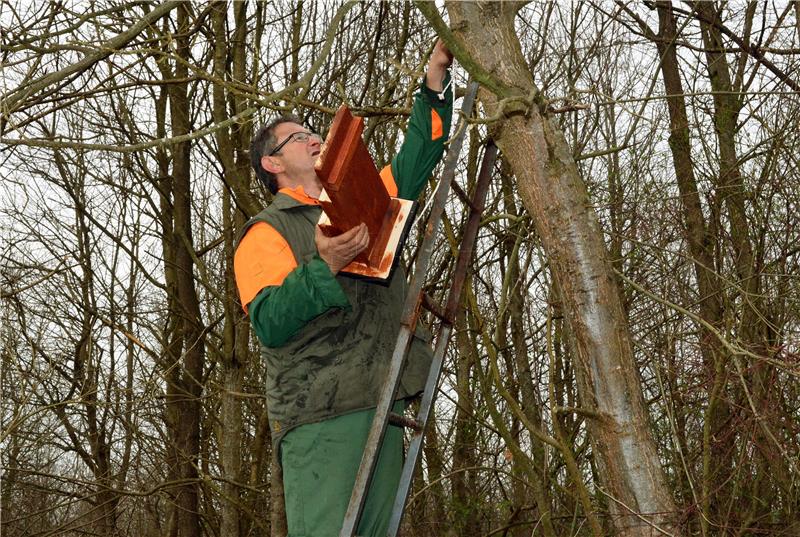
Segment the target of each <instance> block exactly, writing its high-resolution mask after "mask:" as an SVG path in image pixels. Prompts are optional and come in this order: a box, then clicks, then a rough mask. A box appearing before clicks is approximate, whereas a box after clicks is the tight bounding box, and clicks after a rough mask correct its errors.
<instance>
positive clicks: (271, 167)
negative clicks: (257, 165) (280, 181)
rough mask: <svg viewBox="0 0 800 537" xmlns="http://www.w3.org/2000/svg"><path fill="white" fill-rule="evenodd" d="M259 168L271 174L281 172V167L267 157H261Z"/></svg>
mask: <svg viewBox="0 0 800 537" xmlns="http://www.w3.org/2000/svg"><path fill="white" fill-rule="evenodd" d="M261 167H262V168H264V169H265V170H267V171H268V172H269V173H273V174H276V173H279V172H282V171H283V166H281V164H280V163H279V162H278V161H277V160H275V159H274V158H272V157H268V156H264V157H261Z"/></svg>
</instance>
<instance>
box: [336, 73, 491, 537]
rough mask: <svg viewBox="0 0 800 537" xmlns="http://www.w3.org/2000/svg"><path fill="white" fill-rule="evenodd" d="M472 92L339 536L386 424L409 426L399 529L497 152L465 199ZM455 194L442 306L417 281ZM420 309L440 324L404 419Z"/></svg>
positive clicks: (355, 510)
mask: <svg viewBox="0 0 800 537" xmlns="http://www.w3.org/2000/svg"><path fill="white" fill-rule="evenodd" d="M477 90H478V84H477V83H476V82H472V83H470V85H469V87H468V88H467V94H466V96H465V97H464V100H463V102H462V105H461V114H460V115H461V120H460V121H459V125H458V127H457V129H458V130H457V131H456V133H457V134H456V137H455V139H454V140H453V141H452V142H451V143H450V149H449V151H448V153H447V158H446V159H445V165H444V171H443V173H442V179H441V180H440V183H439V185H438V187H437V189H436V192H435V195H434V199H433V205H432V206H431V214H430V217H429V218H428V222H427V225H426V226H425V231H424V238H423V241H422V246H421V248H420V253H419V256H418V258H417V262H416V265H415V267H414V275H413V277H412V278H411V284H410V285H409V290H408V295H407V296H406V301H405V305H404V306H403V313H402V317H401V320H400V333H399V334H398V335H397V343H396V344H395V347H394V352H393V353H392V359H391V362H390V364H389V370H388V373H387V377H386V380H385V381H384V385H383V388H382V390H381V395H380V398H379V400H378V405H377V408H376V410H375V418H374V419H373V422H372V428H371V429H370V431H369V436H368V437H367V443H366V446H365V448H364V454H363V456H362V457H361V466H360V468H359V470H358V474H357V475H356V481H355V484H354V485H353V493H352V495H351V496H350V503H349V504H348V506H347V512H346V513H345V518H344V523H343V525H342V530H341V532H340V533H339V536H340V537H356V529H357V528H358V523H359V520H360V519H361V512H362V510H363V508H364V500H365V499H366V496H367V492H368V491H369V485H370V482H371V480H372V475H373V472H374V470H375V462H376V461H377V459H378V453H380V449H381V446H382V444H383V438H384V433H385V432H386V427H387V426H388V425H390V424H391V425H393V426H397V427H409V428H411V429H412V430H413V433H412V438H411V442H410V445H409V448H408V453H407V454H406V460H405V464H404V465H403V471H402V474H401V477H400V484H399V486H398V489H397V495H396V496H395V501H394V506H393V508H392V514H391V518H390V522H389V529H388V531H387V536H388V537H395V535H397V531H398V529H399V528H400V521H401V519H402V517H403V510H404V509H405V503H406V499H407V497H408V491H409V489H410V487H411V480H412V477H413V474H414V469H415V467H416V465H417V461H418V460H419V456H420V453H421V452H422V442H423V435H424V432H425V426H426V425H427V423H428V417H429V415H430V410H431V407H432V406H433V402H434V399H435V398H436V390H437V386H438V384H439V377H440V375H441V371H442V362H443V359H444V353H445V350H446V349H447V344H448V342H449V340H450V334H451V333H452V330H453V322H454V319H455V314H456V309H457V308H458V303H459V299H460V297H461V290H462V288H463V286H464V281H465V279H466V275H467V268H468V266H469V262H470V259H471V258H472V251H473V247H474V244H475V238H476V236H477V233H478V226H479V224H480V217H481V213H482V212H483V208H484V203H485V200H486V193H487V191H488V190H489V182H490V179H491V174H492V167H493V165H494V161H495V158H496V156H497V147H496V146H495V145H494V142H492V141H489V142H488V143H487V144H486V148H485V151H484V155H483V162H482V163H481V169H480V172H479V174H478V181H477V185H476V187H475V193H474V195H473V198H472V199H469V197H468V196H467V194H466V193H465V192H464V191H463V190H462V189H461V188H460V187H459V186H458V184H457V183H456V182H455V181H454V180H453V179H454V176H455V168H456V164H457V163H458V160H459V154H460V153H461V146H462V143H463V141H464V135H465V133H466V131H467V128H466V121H467V118H468V117H469V115H470V114H471V112H472V107H473V104H474V102H475V95H476V93H477ZM451 186H452V188H453V190H454V191H455V192H456V194H457V195H458V196H459V198H461V200H462V201H463V202H464V203H465V205H466V206H467V207H469V210H470V214H469V219H468V221H467V225H466V228H465V230H464V236H463V238H462V241H461V246H460V247H459V252H458V258H457V260H456V269H455V273H454V276H453V280H452V284H451V286H450V290H449V293H448V298H447V304H446V305H445V307H444V308H442V307H441V306H440V305H437V304H435V303H434V301H433V300H432V299H430V297H428V296H427V295H426V294H425V293H424V292H423V291H422V284H423V280H424V279H425V275H426V273H427V271H428V264H429V262H430V258H431V254H432V252H433V245H434V242H435V239H436V235H437V232H438V231H439V227H440V225H441V220H442V214H443V213H444V208H445V204H446V202H447V197H448V194H449V192H450V188H451ZM420 307H425V308H426V309H428V310H429V311H430V312H431V313H432V314H433V315H434V316H435V317H437V318H438V319H439V320H440V321H441V324H440V325H439V331H438V334H437V337H436V348H435V350H434V354H433V362H432V363H431V369H430V371H429V373H428V379H427V382H426V383H425V391H424V392H423V395H422V401H421V402H420V406H419V411H418V413H417V416H416V418H415V419H410V418H406V417H404V416H401V415H398V414H395V413H393V412H392V411H391V409H392V406H393V404H394V400H395V396H396V394H397V388H398V385H399V383H400V375H401V372H402V370H403V365H404V363H405V360H406V356H407V355H408V349H409V347H410V343H411V338H412V336H413V334H414V329H415V327H416V325H417V318H418V317H419V312H420Z"/></svg>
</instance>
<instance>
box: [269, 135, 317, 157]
mask: <svg viewBox="0 0 800 537" xmlns="http://www.w3.org/2000/svg"><path fill="white" fill-rule="evenodd" d="M309 139H313V140H316V141H318V142H321V141H322V136H320V135H319V134H317V133H316V132H305V131H299V132H293V133H292V134H290V135H289V136H287V137H286V139H285V140H284V141H282V142H281V143H279V144H278V145H276V146H275V149H273V150H272V151H270V152H269V156H270V157H271V156H272V155H274V154H275V153H277V152H278V151H280V150H281V149H282V148H283V146H285V145H286V144H288V143H289V142H302V143H306V142H308V140H309Z"/></svg>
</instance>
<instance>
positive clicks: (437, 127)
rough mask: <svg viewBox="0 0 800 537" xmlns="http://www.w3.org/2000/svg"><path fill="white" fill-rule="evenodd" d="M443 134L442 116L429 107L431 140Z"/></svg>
mask: <svg viewBox="0 0 800 537" xmlns="http://www.w3.org/2000/svg"><path fill="white" fill-rule="evenodd" d="M443 134H444V132H443V130H442V118H441V117H439V113H438V112H436V109H435V108H431V140H438V139H439V138H441V137H442V135H443Z"/></svg>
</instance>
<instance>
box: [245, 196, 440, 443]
mask: <svg viewBox="0 0 800 537" xmlns="http://www.w3.org/2000/svg"><path fill="white" fill-rule="evenodd" d="M320 213H321V208H320V207H319V206H316V205H306V204H303V203H301V202H298V201H296V200H295V199H294V198H292V197H290V196H287V195H285V194H282V193H278V194H277V195H276V196H275V199H274V201H273V202H272V203H271V204H270V206H269V207H267V208H266V209H264V210H263V211H261V212H260V213H259V214H257V215H256V216H254V217H253V218H252V219H250V221H248V222H247V224H246V225H245V227H244V229H242V232H241V234H240V239H241V237H243V236H244V234H245V233H246V232H247V230H248V229H249V227H250V226H251V225H253V224H255V223H256V222H266V223H268V224H269V225H271V226H272V227H273V228H275V230H276V231H278V233H280V234H281V235H282V236H283V238H284V239H286V242H288V243H289V246H290V247H291V249H292V253H293V254H294V258H295V260H296V261H297V264H298V265H300V264H303V263H308V262H309V261H311V259H312V258H313V257H314V256H315V255H317V246H316V243H315V241H314V231H315V226H316V224H317V221H318V220H319V216H320ZM336 280H337V281H338V282H339V285H341V287H342V289H343V290H344V293H345V294H346V295H347V298H348V300H349V301H350V305H351V306H352V308H351V310H350V311H345V310H343V309H341V308H331V309H329V310H328V311H326V312H325V313H322V314H321V315H319V316H317V317H316V318H314V319H312V320H311V321H309V322H308V324H306V325H305V326H304V327H303V328H301V329H300V330H299V331H298V332H297V333H296V334H295V335H294V336H292V337H291V338H290V339H289V340H288V341H287V342H286V343H285V344H284V345H283V346H281V347H277V348H269V347H265V346H263V345H262V346H261V356H262V358H263V360H264V363H265V365H266V377H267V380H266V394H267V409H268V412H269V417H270V425H271V428H272V434H273V437H275V439H276V440H277V439H279V438H280V437H281V436H282V435H283V434H284V433H285V432H286V431H287V430H289V429H290V428H292V427H296V426H298V425H301V424H304V423H311V422H315V421H320V420H323V419H326V418H331V417H333V416H338V415H341V414H345V413H347V412H352V411H356V410H363V409H367V408H372V407H375V406H376V405H377V403H378V397H379V395H380V390H381V387H382V386H383V383H384V380H385V378H386V372H387V369H388V365H389V362H390V360H391V357H392V352H393V351H394V346H395V342H396V339H397V334H398V332H399V331H400V317H401V313H402V308H403V302H404V300H405V295H406V288H407V286H406V282H405V274H404V271H403V270H402V268H401V267H398V269H397V270H395V272H394V276H393V277H392V279H391V281H390V283H389V285H388V286H384V285H381V284H378V283H371V282H368V281H366V280H362V279H357V278H353V277H350V276H347V275H343V274H341V273H340V274H339V275H337V276H336ZM429 343H430V333H429V332H428V331H427V330H426V329H424V327H422V326H421V325H420V326H419V327H418V328H417V330H416V333H415V334H414V337H413V338H412V344H411V349H410V352H409V356H408V359H407V361H406V366H405V369H404V371H403V375H402V377H401V381H400V388H399V391H398V395H397V397H398V399H402V398H407V397H412V396H414V395H417V394H419V393H420V392H421V391H422V390H423V388H424V387H425V380H426V378H427V375H428V370H429V369H430V363H431V359H432V353H431V350H430V345H429Z"/></svg>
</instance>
